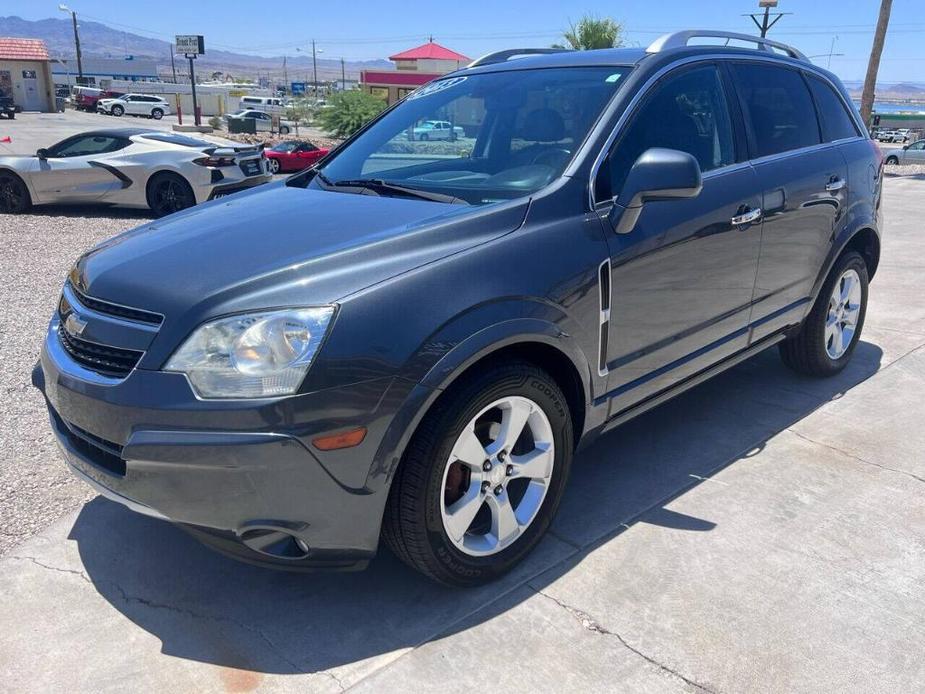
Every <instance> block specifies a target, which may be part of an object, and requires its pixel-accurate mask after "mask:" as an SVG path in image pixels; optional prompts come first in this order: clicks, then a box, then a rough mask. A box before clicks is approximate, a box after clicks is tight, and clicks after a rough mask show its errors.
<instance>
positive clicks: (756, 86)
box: [732, 63, 820, 157]
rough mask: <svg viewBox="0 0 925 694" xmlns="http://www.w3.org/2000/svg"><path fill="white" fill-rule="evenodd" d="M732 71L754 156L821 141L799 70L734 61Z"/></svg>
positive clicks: (811, 101) (814, 114) (806, 145)
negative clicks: (752, 144)
mask: <svg viewBox="0 0 925 694" xmlns="http://www.w3.org/2000/svg"><path fill="white" fill-rule="evenodd" d="M732 71H733V74H735V77H736V89H737V91H738V92H739V96H740V97H741V99H742V106H743V110H744V111H745V120H746V123H747V124H748V127H749V129H750V131H751V134H752V139H753V141H754V147H755V153H754V156H755V157H766V156H768V155H771V154H780V153H781V152H789V151H790V150H794V149H800V148H801V147H810V146H812V145H817V144H819V142H820V139H819V123H818V121H817V120H816V109H815V107H814V106H813V100H812V97H811V96H810V94H809V89H807V87H806V83H805V82H804V81H803V76H802V75H801V74H800V73H799V72H797V71H796V70H791V69H788V68H785V67H779V66H777V65H759V64H756V63H739V64H734V65H732Z"/></svg>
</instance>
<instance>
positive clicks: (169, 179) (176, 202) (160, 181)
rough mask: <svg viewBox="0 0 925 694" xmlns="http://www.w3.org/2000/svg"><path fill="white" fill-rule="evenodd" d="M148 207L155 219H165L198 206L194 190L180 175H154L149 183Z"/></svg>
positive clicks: (167, 173)
mask: <svg viewBox="0 0 925 694" xmlns="http://www.w3.org/2000/svg"><path fill="white" fill-rule="evenodd" d="M147 198H148V207H150V208H151V211H152V212H153V213H154V216H155V217H164V216H166V215H168V214H173V213H174V212H179V211H180V210H185V209H186V208H187V207H192V206H193V205H195V204H196V196H195V195H194V194H193V189H192V187H190V184H189V183H187V182H186V179H184V178H183V177H182V176H180V175H179V174H175V173H169V172H165V173H159V174H154V176H152V177H151V179H150V180H149V181H148V188H147Z"/></svg>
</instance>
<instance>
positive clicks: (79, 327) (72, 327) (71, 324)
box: [64, 313, 87, 337]
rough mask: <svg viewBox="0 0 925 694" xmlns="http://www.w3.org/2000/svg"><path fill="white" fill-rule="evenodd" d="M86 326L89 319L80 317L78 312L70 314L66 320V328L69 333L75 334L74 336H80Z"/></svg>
mask: <svg viewBox="0 0 925 694" xmlns="http://www.w3.org/2000/svg"><path fill="white" fill-rule="evenodd" d="M86 327H87V321H85V320H81V319H80V318H78V317H77V314H76V313H71V314H69V315H68V317H67V318H66V319H65V321H64V329H65V330H67V333H68V335H73V336H74V337H80V334H81V333H82V332H83V331H84V328H86Z"/></svg>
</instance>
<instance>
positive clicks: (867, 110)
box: [861, 0, 893, 127]
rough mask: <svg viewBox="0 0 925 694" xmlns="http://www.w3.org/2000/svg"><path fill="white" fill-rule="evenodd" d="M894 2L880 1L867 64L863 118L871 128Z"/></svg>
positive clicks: (862, 106)
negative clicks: (872, 43) (875, 92)
mask: <svg viewBox="0 0 925 694" xmlns="http://www.w3.org/2000/svg"><path fill="white" fill-rule="evenodd" d="M892 8H893V0H880V16H879V17H878V18H877V29H876V31H874V45H873V47H872V48H871V49H870V61H869V62H868V63H867V76H866V77H865V78H864V92H863V93H862V94H861V118H862V119H863V120H864V123H865V124H866V125H867V126H868V127H870V114H871V112H872V111H873V110H874V90H875V89H876V87H877V72H878V71H879V70H880V56H881V54H882V53H883V42H884V40H885V39H886V28H887V25H888V24H889V23H890V10H891V9H892Z"/></svg>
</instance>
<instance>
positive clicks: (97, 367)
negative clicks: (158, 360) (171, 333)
mask: <svg viewBox="0 0 925 694" xmlns="http://www.w3.org/2000/svg"><path fill="white" fill-rule="evenodd" d="M58 339H59V340H61V346H62V347H64V350H65V351H66V352H67V353H68V355H70V357H71V359H73V360H74V361H76V362H77V363H78V364H80V365H81V366H83V367H86V368H88V369H91V370H93V371H96V372H98V373H101V374H103V375H106V376H126V375H128V373H129V372H130V371H131V370H132V369H134V368H135V365H136V364H138V361H139V360H140V359H141V356H142V354H144V352H138V351H136V350H133V349H122V348H120V347H109V346H107V345H98V344H96V343H95V342H87V341H86V340H81V339H80V338H79V337H75V336H73V335H69V334H68V332H67V330H65V329H64V324H63V323H61V324H59V325H58Z"/></svg>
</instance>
